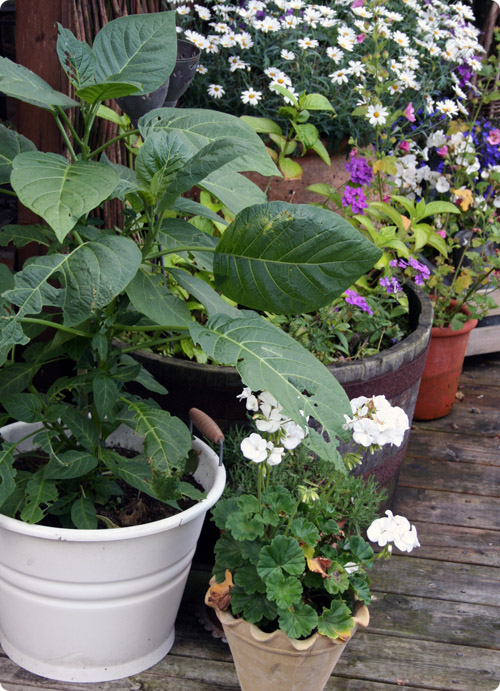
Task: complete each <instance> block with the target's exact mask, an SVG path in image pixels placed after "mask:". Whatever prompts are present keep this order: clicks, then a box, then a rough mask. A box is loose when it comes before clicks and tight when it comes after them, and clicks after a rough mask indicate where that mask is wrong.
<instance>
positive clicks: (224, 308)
mask: <svg viewBox="0 0 500 691" xmlns="http://www.w3.org/2000/svg"><path fill="white" fill-rule="evenodd" d="M170 274H171V275H172V276H173V277H174V278H175V280H176V281H177V283H179V285H180V286H182V287H183V288H184V289H185V290H187V291H189V293H190V295H192V296H193V297H194V298H195V299H196V300H198V302H201V304H202V305H203V306H204V307H205V309H206V310H207V314H208V316H209V317H214V316H215V315H216V314H228V315H230V316H232V317H238V315H239V311H238V309H237V308H236V307H233V306H232V305H230V304H229V303H228V302H226V301H225V300H223V299H222V298H221V297H220V295H219V294H218V293H217V292H216V291H215V290H214V289H213V288H212V287H211V286H209V285H208V283H206V282H205V281H202V279H201V278H197V277H196V276H192V275H191V274H190V273H188V272H187V271H183V270H182V269H170Z"/></svg>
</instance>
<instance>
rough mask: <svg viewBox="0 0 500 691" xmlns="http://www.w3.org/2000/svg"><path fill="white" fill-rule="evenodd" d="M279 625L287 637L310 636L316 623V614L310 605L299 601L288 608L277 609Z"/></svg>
mask: <svg viewBox="0 0 500 691" xmlns="http://www.w3.org/2000/svg"><path fill="white" fill-rule="evenodd" d="M278 613H279V625H280V629H282V630H283V631H284V632H285V633H286V635H287V636H288V637H289V638H305V637H306V636H310V635H311V633H312V632H313V631H314V629H315V628H316V626H317V625H318V615H317V614H316V612H315V610H314V609H313V608H312V607H311V605H305V604H303V603H300V604H299V605H297V606H296V607H293V608H290V609H279V610H278Z"/></svg>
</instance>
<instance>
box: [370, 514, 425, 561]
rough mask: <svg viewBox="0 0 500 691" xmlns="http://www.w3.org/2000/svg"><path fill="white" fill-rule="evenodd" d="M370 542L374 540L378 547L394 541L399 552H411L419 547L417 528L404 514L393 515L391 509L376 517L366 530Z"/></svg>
mask: <svg viewBox="0 0 500 691" xmlns="http://www.w3.org/2000/svg"><path fill="white" fill-rule="evenodd" d="M366 535H367V537H368V539H369V540H370V542H376V543H378V545H379V546H380V547H385V546H386V545H390V544H391V543H394V545H395V546H396V547H397V548H398V549H399V550H400V551H401V552H411V551H412V550H413V549H415V547H420V542H419V541H418V537H417V529H416V528H415V526H414V525H410V522H409V520H408V519H407V518H405V517H404V516H394V515H393V513H392V511H386V512H385V516H383V517H382V518H377V519H376V520H374V521H373V523H372V524H371V525H370V527H369V528H368V530H367V531H366Z"/></svg>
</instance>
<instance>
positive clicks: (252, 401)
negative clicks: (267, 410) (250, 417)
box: [236, 386, 259, 413]
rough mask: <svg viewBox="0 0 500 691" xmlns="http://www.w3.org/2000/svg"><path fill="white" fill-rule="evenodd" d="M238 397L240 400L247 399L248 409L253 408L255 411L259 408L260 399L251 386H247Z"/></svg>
mask: <svg viewBox="0 0 500 691" xmlns="http://www.w3.org/2000/svg"><path fill="white" fill-rule="evenodd" d="M236 398H239V399H240V401H245V405H246V409H247V410H251V411H253V412H254V413H256V412H257V411H258V410H259V401H258V399H257V396H255V395H254V394H253V393H252V390H251V388H250V387H249V386H245V388H244V389H243V391H242V392H241V393H239V394H238V395H237V396H236Z"/></svg>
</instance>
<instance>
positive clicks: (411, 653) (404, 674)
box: [326, 632, 500, 691]
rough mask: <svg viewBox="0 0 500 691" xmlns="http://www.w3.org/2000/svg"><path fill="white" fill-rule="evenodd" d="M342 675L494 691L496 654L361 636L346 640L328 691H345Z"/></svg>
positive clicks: (447, 690) (499, 666)
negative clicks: (346, 644)
mask: <svg viewBox="0 0 500 691" xmlns="http://www.w3.org/2000/svg"><path fill="white" fill-rule="evenodd" d="M342 677H350V678H355V679H356V680H358V679H360V680H364V681H366V682H368V681H370V682H371V681H374V682H379V681H383V682H385V683H387V682H390V683H393V684H396V685H399V683H401V685H405V684H406V686H409V687H410V688H418V689H433V690H436V691H472V689H474V691H493V689H495V688H496V687H497V686H498V684H499V682H500V655H499V654H498V652H497V651H496V650H484V649H482V648H470V647H468V646H463V645H449V644H446V643H438V642H434V641H417V640H415V639H412V638H400V637H397V636H381V635H378V634H373V633H372V634H370V633H368V632H363V633H360V634H359V635H358V634H356V635H355V636H354V637H353V639H352V640H351V641H349V644H348V646H347V648H346V650H345V651H344V654H343V655H342V657H341V658H340V660H339V662H338V664H337V667H336V668H335V672H334V675H333V678H332V679H331V680H330V682H329V683H328V684H327V686H326V689H327V691H343V689H344V688H345V686H343V685H342V684H343V682H344V679H342ZM354 688H363V687H362V686H359V687H354ZM370 688H371V687H370V686H366V689H367V690H368V689H370Z"/></svg>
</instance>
